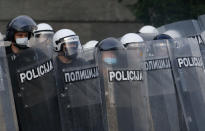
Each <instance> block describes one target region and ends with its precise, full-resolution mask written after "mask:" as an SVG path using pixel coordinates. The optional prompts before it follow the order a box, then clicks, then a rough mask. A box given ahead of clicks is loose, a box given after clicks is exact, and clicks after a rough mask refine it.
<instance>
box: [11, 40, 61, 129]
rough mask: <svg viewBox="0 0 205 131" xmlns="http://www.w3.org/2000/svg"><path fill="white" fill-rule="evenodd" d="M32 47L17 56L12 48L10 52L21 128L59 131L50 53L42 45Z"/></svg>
mask: <svg viewBox="0 0 205 131" xmlns="http://www.w3.org/2000/svg"><path fill="white" fill-rule="evenodd" d="M33 42H35V41H33ZM33 45H34V46H33V47H31V48H27V49H20V50H16V51H15V53H14V52H13V50H12V49H11V47H8V49H7V51H8V52H7V59H8V64H9V71H10V76H11V82H12V88H13V93H14V99H15V105H16V111H17V118H18V124H19V128H20V130H21V131H48V130H49V131H59V130H60V123H59V122H60V118H59V110H58V99H57V94H56V82H55V77H54V65H53V60H52V56H51V50H50V49H49V48H47V47H46V46H43V45H40V44H39V43H33ZM9 50H10V51H9Z"/></svg>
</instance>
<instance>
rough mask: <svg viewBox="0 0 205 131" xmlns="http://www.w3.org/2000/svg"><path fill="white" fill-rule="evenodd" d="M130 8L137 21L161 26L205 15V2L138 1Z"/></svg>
mask: <svg viewBox="0 0 205 131" xmlns="http://www.w3.org/2000/svg"><path fill="white" fill-rule="evenodd" d="M119 1H123V0H119ZM128 8H130V9H131V11H132V12H133V13H134V14H135V16H136V20H137V21H139V22H141V23H144V24H150V25H154V26H160V25H163V24H168V23H171V22H175V21H180V20H185V19H196V18H197V16H199V15H202V14H205V0H138V1H137V2H136V3H135V4H133V5H129V6H128Z"/></svg>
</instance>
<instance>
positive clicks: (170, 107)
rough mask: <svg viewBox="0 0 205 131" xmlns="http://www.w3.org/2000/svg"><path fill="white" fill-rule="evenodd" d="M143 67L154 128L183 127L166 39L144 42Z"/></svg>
mask: <svg viewBox="0 0 205 131" xmlns="http://www.w3.org/2000/svg"><path fill="white" fill-rule="evenodd" d="M145 68H146V71H147V88H148V90H149V102H150V110H151V114H152V120H153V123H154V129H155V130H156V131H179V130H180V128H181V129H182V128H183V125H182V124H183V119H180V118H183V117H182V115H181V113H182V112H180V110H181V109H180V107H179V106H178V100H177V94H176V91H175V84H174V79H173V76H172V70H171V63H170V59H169V54H168V48H167V42H166V41H149V42H146V57H145ZM179 119H180V120H181V121H179Z"/></svg>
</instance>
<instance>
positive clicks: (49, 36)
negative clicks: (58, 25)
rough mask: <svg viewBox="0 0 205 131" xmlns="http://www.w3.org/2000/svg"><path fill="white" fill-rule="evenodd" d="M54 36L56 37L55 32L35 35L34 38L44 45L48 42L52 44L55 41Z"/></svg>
mask: <svg viewBox="0 0 205 131" xmlns="http://www.w3.org/2000/svg"><path fill="white" fill-rule="evenodd" d="M53 35H54V33H53V32H41V33H39V34H35V36H34V37H35V39H36V40H37V41H39V42H40V43H43V42H46V41H49V42H51V41H52V39H53Z"/></svg>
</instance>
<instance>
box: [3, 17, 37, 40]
mask: <svg viewBox="0 0 205 131" xmlns="http://www.w3.org/2000/svg"><path fill="white" fill-rule="evenodd" d="M36 28H37V26H36V23H35V22H34V20H33V19H32V18H31V17H29V16H25V15H21V16H18V17H16V18H14V19H12V20H11V21H10V22H9V23H8V25H7V29H6V31H7V32H6V37H5V41H12V42H14V43H16V41H15V38H14V35H15V33H16V32H27V33H28V39H30V37H31V35H32V34H33V30H34V29H36Z"/></svg>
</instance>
